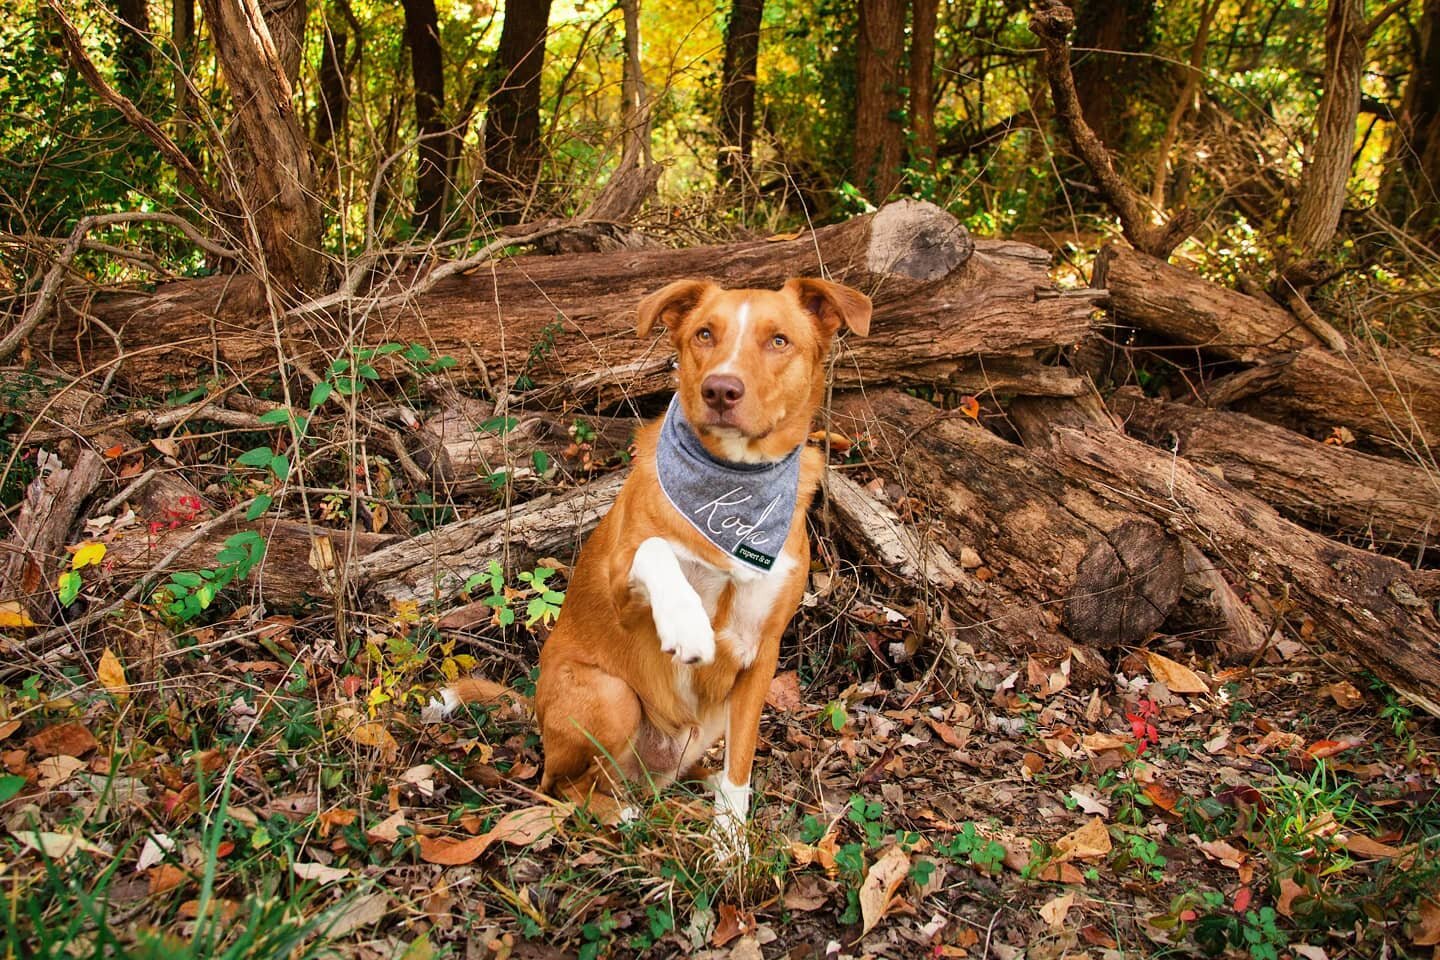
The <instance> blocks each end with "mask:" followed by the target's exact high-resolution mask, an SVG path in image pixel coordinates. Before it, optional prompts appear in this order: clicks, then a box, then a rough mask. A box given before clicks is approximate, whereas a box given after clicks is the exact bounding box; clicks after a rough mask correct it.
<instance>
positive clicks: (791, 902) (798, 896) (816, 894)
mask: <svg viewBox="0 0 1440 960" xmlns="http://www.w3.org/2000/svg"><path fill="white" fill-rule="evenodd" d="M829 902H830V896H829V894H827V893H826V892H825V891H824V890H823V889H821V886H820V880H819V878H818V877H816V876H815V875H814V874H813V873H812V874H807V875H804V876H800V877H796V878H795V879H794V882H793V883H791V884H789V885H788V886H786V888H785V898H784V900H783V903H784V905H785V909H786V910H793V911H795V912H796V913H809V912H810V911H811V910H819V909H820V908H821V907H823V906H825V904H827V903H829Z"/></svg>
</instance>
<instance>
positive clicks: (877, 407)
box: [835, 391, 1185, 648]
mask: <svg viewBox="0 0 1440 960" xmlns="http://www.w3.org/2000/svg"><path fill="white" fill-rule="evenodd" d="M836 406H837V412H836V414H835V422H836V424H837V425H838V428H839V429H841V430H842V431H843V432H848V433H850V434H851V435H852V436H861V435H866V434H868V436H869V438H870V441H871V447H870V450H871V462H872V463H876V464H879V465H881V466H880V467H879V469H882V470H884V469H885V468H884V466H883V464H885V463H886V462H888V463H890V464H893V465H894V466H895V467H896V468H898V469H896V470H895V475H896V476H897V477H898V478H900V480H899V482H901V483H902V484H904V485H905V486H906V487H907V488H908V490H909V491H910V495H911V496H913V497H915V498H917V499H918V500H920V501H923V502H924V503H925V504H927V505H928V507H927V508H928V509H930V510H933V511H935V514H936V515H938V516H940V517H941V518H943V520H944V527H943V528H942V530H941V531H939V532H940V533H941V534H942V538H941V540H940V542H941V543H942V544H943V545H944V546H945V547H946V549H947V550H949V552H950V553H951V555H952V556H960V555H962V554H963V553H964V552H965V551H966V550H972V551H974V553H976V554H977V555H978V556H979V557H980V558H981V563H982V564H983V566H984V568H985V570H986V571H987V576H986V577H985V580H984V582H985V587H986V592H987V595H986V596H982V597H979V598H973V599H972V600H971V602H970V606H971V609H972V611H973V612H974V613H975V615H976V616H977V618H979V619H982V620H989V621H993V622H996V623H998V624H1000V630H1001V631H1002V633H1004V634H1005V635H1006V637H1007V638H1015V637H1017V635H1023V634H1022V631H1017V630H1015V629H1014V626H1015V624H1014V619H1015V618H1017V615H1021V614H1022V613H1023V616H1024V617H1034V616H1036V615H1038V616H1040V617H1041V618H1042V620H1043V621H1044V629H1043V630H1042V631H1040V632H1039V634H1038V635H1034V636H1032V637H1031V638H1030V639H1031V641H1032V642H1036V643H1039V644H1041V645H1046V644H1054V643H1055V642H1057V639H1058V640H1059V641H1060V642H1068V641H1065V639H1064V636H1062V635H1061V633H1060V631H1061V629H1062V628H1063V632H1064V635H1068V637H1069V638H1070V639H1071V640H1074V641H1077V642H1079V643H1083V644H1091V645H1094V646H1096V647H1101V648H1108V647H1113V646H1116V645H1121V644H1129V643H1135V642H1138V641H1139V640H1142V639H1144V638H1145V637H1146V636H1148V635H1149V633H1150V632H1151V631H1153V630H1154V629H1155V628H1156V627H1158V626H1159V625H1160V624H1161V623H1162V622H1163V621H1164V620H1165V617H1166V616H1167V615H1168V614H1169V613H1170V611H1171V609H1172V608H1173V607H1174V606H1175V604H1176V602H1177V601H1178V600H1179V597H1180V590H1181V584H1182V581H1183V579H1184V575H1185V565H1184V559H1183V557H1182V554H1181V550H1180V544H1179V541H1178V540H1177V539H1176V538H1175V537H1173V536H1172V535H1170V534H1169V533H1167V532H1166V531H1165V530H1164V529H1163V527H1162V526H1161V525H1160V524H1158V523H1155V522H1154V521H1152V520H1150V519H1147V518H1145V517H1141V516H1137V515H1136V513H1135V512H1134V511H1132V510H1130V509H1128V508H1117V507H1116V506H1114V505H1112V504H1110V503H1108V502H1106V501H1105V500H1104V499H1102V498H1101V497H1099V496H1097V495H1095V494H1094V493H1093V492H1092V491H1090V490H1088V489H1087V488H1086V487H1085V486H1084V485H1083V484H1081V483H1078V482H1076V481H1074V480H1072V479H1070V478H1068V477H1066V476H1064V475H1063V474H1062V473H1061V472H1059V471H1057V470H1055V469H1054V468H1053V467H1051V466H1049V465H1047V464H1046V463H1045V462H1043V461H1042V460H1040V459H1039V458H1037V457H1035V456H1034V455H1032V454H1031V453H1030V452H1028V451H1027V450H1025V449H1024V448H1023V447H1020V446H1017V445H1015V444H1013V443H1010V442H1009V441H1006V440H1004V439H1001V438H1000V437H997V436H995V435H994V434H992V433H990V432H988V431H986V430H985V429H984V428H982V427H981V426H979V425H978V424H976V423H974V422H971V421H969V420H967V419H965V418H964V417H963V416H961V415H959V414H951V413H946V412H944V411H941V410H938V409H937V408H935V407H933V406H931V405H930V404H927V403H925V402H924V401H922V400H917V399H915V398H914V397H910V396H907V395H904V394H901V393H898V392H894V391H889V392H874V393H870V394H869V395H868V397H856V396H853V395H852V396H846V397H844V398H843V399H841V398H837V403H836ZM1034 626H1035V625H1034V624H1032V625H1031V626H1030V627H1028V628H1027V629H1032V630H1033V629H1034ZM1047 633H1048V635H1047Z"/></svg>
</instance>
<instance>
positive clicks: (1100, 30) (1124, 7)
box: [1072, 0, 1156, 151]
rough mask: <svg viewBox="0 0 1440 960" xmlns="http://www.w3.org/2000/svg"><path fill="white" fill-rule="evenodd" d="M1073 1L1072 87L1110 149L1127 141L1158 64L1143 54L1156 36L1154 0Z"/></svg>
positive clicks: (1090, 122)
mask: <svg viewBox="0 0 1440 960" xmlns="http://www.w3.org/2000/svg"><path fill="white" fill-rule="evenodd" d="M1072 6H1074V7H1075V38H1074V41H1073V42H1074V46H1075V48H1076V49H1075V52H1076V53H1077V54H1078V56H1077V57H1076V60H1075V66H1074V73H1075V93H1076V95H1077V96H1078V97H1079V98H1080V105H1081V108H1082V110H1083V112H1084V117H1085V123H1086V125H1087V126H1088V127H1089V128H1090V129H1091V130H1093V131H1095V135H1096V136H1097V137H1099V138H1100V142H1101V143H1103V144H1105V146H1106V147H1108V148H1109V149H1110V150H1112V151H1118V150H1122V149H1123V148H1124V147H1126V146H1127V143H1126V135H1127V133H1129V132H1130V131H1131V130H1132V129H1133V127H1132V121H1133V119H1134V117H1133V111H1132V110H1130V109H1127V107H1128V106H1129V105H1130V104H1132V103H1133V102H1134V101H1135V100H1136V99H1138V98H1139V97H1140V94H1141V92H1142V91H1143V89H1144V87H1145V83H1146V79H1147V78H1148V77H1151V76H1154V74H1155V72H1156V69H1155V68H1156V65H1155V63H1154V62H1153V61H1151V60H1149V59H1148V58H1146V57H1141V56H1134V54H1137V53H1143V52H1145V51H1148V50H1149V49H1150V48H1151V46H1152V45H1153V44H1154V41H1155V29H1154V26H1155V0H1078V2H1075V3H1072Z"/></svg>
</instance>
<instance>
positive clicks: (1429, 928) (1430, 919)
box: [1410, 896, 1440, 947]
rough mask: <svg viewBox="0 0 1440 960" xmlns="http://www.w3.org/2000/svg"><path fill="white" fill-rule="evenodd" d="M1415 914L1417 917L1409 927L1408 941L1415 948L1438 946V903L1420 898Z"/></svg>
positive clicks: (1439, 942)
mask: <svg viewBox="0 0 1440 960" xmlns="http://www.w3.org/2000/svg"><path fill="white" fill-rule="evenodd" d="M1416 912H1417V913H1418V914H1419V916H1418V919H1417V920H1416V922H1415V923H1413V924H1411V926H1410V939H1411V940H1412V941H1414V943H1415V945H1416V946H1417V947H1433V946H1436V945H1437V944H1440V903H1437V902H1436V901H1434V900H1431V899H1430V898H1429V897H1426V896H1421V898H1420V903H1419V904H1418V905H1417V910H1416Z"/></svg>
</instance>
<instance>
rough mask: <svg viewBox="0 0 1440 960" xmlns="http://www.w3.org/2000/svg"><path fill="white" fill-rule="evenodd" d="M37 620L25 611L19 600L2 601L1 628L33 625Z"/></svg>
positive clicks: (0, 612) (0, 603)
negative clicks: (32, 618)
mask: <svg viewBox="0 0 1440 960" xmlns="http://www.w3.org/2000/svg"><path fill="white" fill-rule="evenodd" d="M33 626H35V621H34V620H31V619H30V617H29V615H27V614H26V613H25V608H24V607H22V606H20V601H19V600H6V601H4V602H0V630H4V629H7V628H14V627H33Z"/></svg>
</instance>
